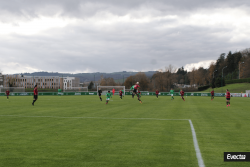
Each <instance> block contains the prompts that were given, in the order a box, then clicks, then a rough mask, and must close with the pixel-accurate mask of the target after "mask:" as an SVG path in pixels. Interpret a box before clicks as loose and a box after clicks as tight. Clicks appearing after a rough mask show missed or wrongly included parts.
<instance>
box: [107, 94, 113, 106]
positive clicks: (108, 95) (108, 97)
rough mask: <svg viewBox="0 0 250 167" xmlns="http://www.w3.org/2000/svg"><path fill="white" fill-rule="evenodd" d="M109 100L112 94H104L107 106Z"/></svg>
mask: <svg viewBox="0 0 250 167" xmlns="http://www.w3.org/2000/svg"><path fill="white" fill-rule="evenodd" d="M110 98H112V93H110V91H108V93H107V94H106V104H108V102H109V99H110Z"/></svg>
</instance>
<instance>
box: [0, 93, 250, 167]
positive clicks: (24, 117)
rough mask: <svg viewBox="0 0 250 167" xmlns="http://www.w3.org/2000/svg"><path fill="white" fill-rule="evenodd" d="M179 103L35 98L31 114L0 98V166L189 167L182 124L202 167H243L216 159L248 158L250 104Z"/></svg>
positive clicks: (16, 101) (191, 155) (25, 104)
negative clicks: (242, 155)
mask: <svg viewBox="0 0 250 167" xmlns="http://www.w3.org/2000/svg"><path fill="white" fill-rule="evenodd" d="M103 98H104V96H103ZM185 100H186V101H182V100H181V98H180V96H177V97H175V100H173V101H171V100H170V97H169V96H168V97H167V96H160V97H159V99H157V98H156V97H155V96H143V97H142V101H143V104H140V103H139V102H138V100H136V99H132V98H131V96H125V97H124V99H122V100H121V99H119V97H118V96H115V97H113V98H112V99H111V101H110V103H109V104H107V105H105V102H104V101H102V102H101V101H100V100H99V99H98V96H39V98H38V101H37V102H36V103H35V106H32V105H31V103H32V97H31V96H23V97H14V96H10V99H9V100H6V97H0V106H1V112H0V119H1V121H0V134H1V135H0V166H5V167H7V166H13V167H16V166H23V167H29V166H30V167H31V166H32V167H33V166H51V167H55V166H60V167H64V166H65V167H69V166H77V167H78V166H86V167H99V166H100V167H148V166H153V167H158V166H161V167H166V166H171V167H175V166H176V167H182V166H185V167H186V166H187V167H195V166H198V161H197V158H196V152H195V149H194V143H193V137H192V132H191V128H190V124H189V121H188V119H190V120H192V123H193V125H194V128H195V132H196V136H197V140H198V144H199V148H200V151H201V155H202V158H203V160H204V164H205V166H207V167H215V166H216V167H217V166H227V167H228V166H240V167H241V166H242V167H245V166H250V162H224V157H223V153H224V152H250V145H249V139H250V133H249V130H250V123H249V122H250V112H249V111H250V106H249V104H250V98H236V97H234V98H231V107H226V102H225V98H223V97H215V99H214V100H213V101H211V100H210V97H185ZM181 119H184V120H181ZM185 119H187V120H185Z"/></svg>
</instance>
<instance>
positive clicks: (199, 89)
mask: <svg viewBox="0 0 250 167" xmlns="http://www.w3.org/2000/svg"><path fill="white" fill-rule="evenodd" d="M208 88H210V85H207V86H201V87H198V91H202V90H206V89H208Z"/></svg>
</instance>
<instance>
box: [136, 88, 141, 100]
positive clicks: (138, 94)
mask: <svg viewBox="0 0 250 167" xmlns="http://www.w3.org/2000/svg"><path fill="white" fill-rule="evenodd" d="M136 95H137V99H138V100H139V102H140V103H141V104H142V101H141V99H140V97H141V92H140V90H139V88H137V94H136Z"/></svg>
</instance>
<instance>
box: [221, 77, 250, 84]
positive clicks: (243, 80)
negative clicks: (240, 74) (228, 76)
mask: <svg viewBox="0 0 250 167" xmlns="http://www.w3.org/2000/svg"><path fill="white" fill-rule="evenodd" d="M225 82H226V84H232V83H244V82H247V83H250V78H244V79H233V80H226V81H225Z"/></svg>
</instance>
